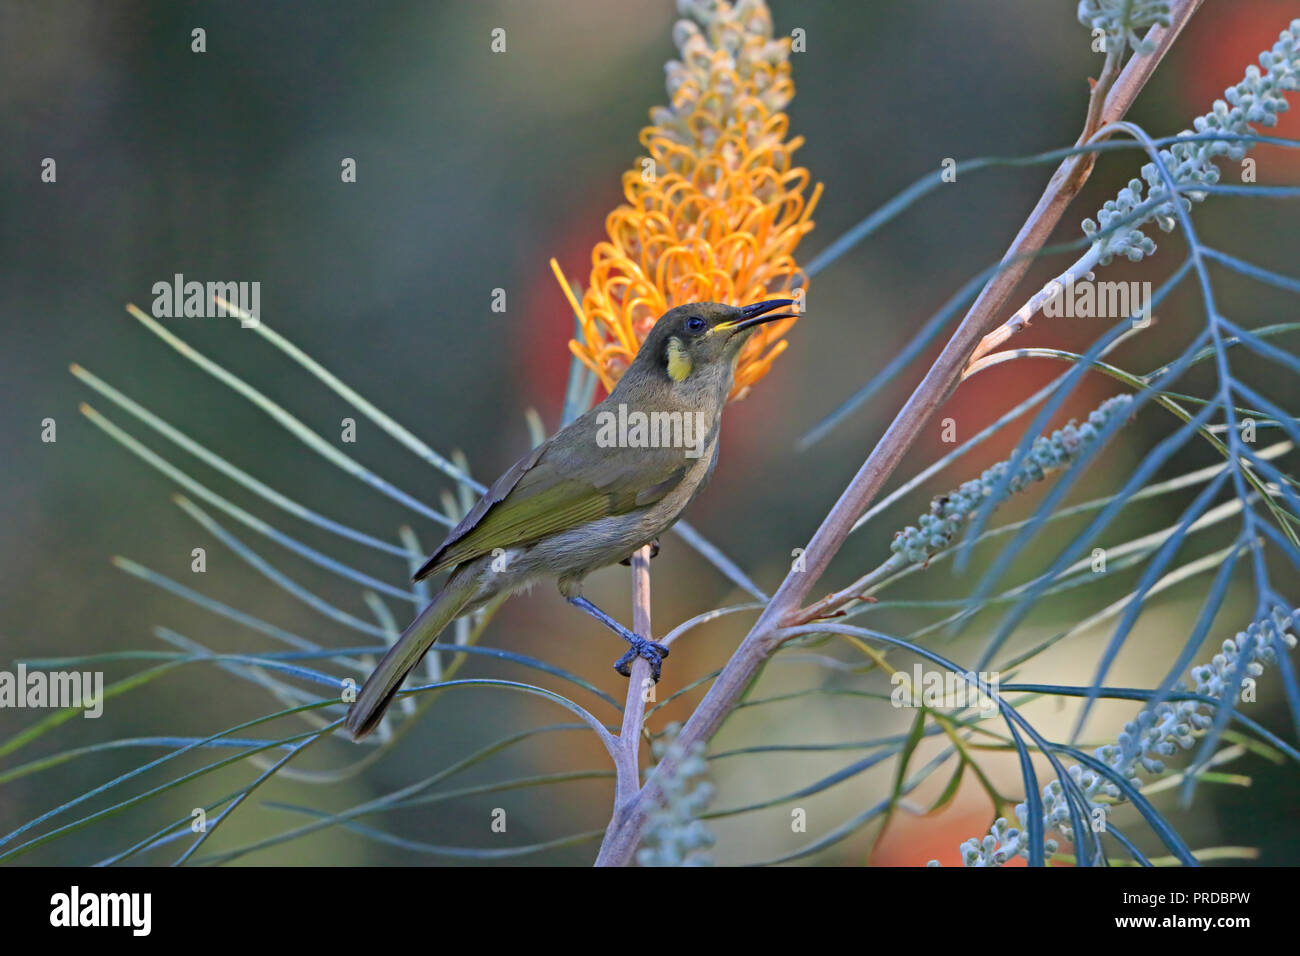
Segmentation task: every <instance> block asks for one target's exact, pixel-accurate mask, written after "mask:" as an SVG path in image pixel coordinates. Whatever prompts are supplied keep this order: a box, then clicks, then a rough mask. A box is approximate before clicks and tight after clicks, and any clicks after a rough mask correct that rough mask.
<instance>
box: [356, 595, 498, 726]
mask: <svg viewBox="0 0 1300 956" xmlns="http://www.w3.org/2000/svg"><path fill="white" fill-rule="evenodd" d="M477 591H478V581H477V579H476V576H475V575H473V574H461V575H457V574H453V575H452V576H451V578H450V579H449V580H448V581H447V584H446V586H445V587H444V588H443V589H442V590H441V591H440V592H439V593H438V596H437V597H436V598H434V599H433V601H432V603H430V604H429V606H428V607H426V608H425V609H424V610H423V611H421V612H420V616H419V617H417V618H416V619H415V620H414V621H412V622H411V623H410V626H408V627H407V628H406V630H405V631H403V632H402V636H401V637H399V638H398V639H397V643H396V644H394V645H393V646H392V647H390V648H389V649H388V653H387V654H385V655H384V659H383V660H381V661H380V662H379V666H377V667H376V668H375V669H374V672H373V673H372V674H371V675H370V676H369V677H368V678H367V679H366V682H365V684H364V685H363V686H362V688H361V693H360V694H358V695H357V699H356V701H354V702H353V704H352V706H351V708H349V710H348V716H347V718H346V719H345V720H344V721H343V726H344V727H345V728H346V729H347V731H348V732H349V733H350V734H352V739H353V740H360V739H361V738H362V737H364V736H366V735H367V734H369V733H370V732H371V731H372V730H374V729H375V727H377V726H378V725H379V721H380V720H381V719H383V716H384V711H386V710H388V705H389V704H391V703H392V701H393V696H394V695H395V694H396V693H397V691H398V689H399V688H400V687H401V686H402V681H404V680H406V675H407V674H409V673H410V672H411V671H412V670H413V669H414V668H415V665H416V664H418V663H420V661H421V660H422V659H423V658H424V655H425V654H427V653H428V651H429V648H430V647H432V646H433V642H434V641H436V640H437V639H438V635H439V634H441V633H442V631H443V629H444V628H445V627H446V626H447V625H448V624H450V623H451V622H452V621H453V620H455V619H456V617H457V615H459V614H460V612H461V611H462V610H463V609H464V607H465V605H467V604H469V603H470V601H471V600H472V599H473V597H474V595H475V594H476V593H477Z"/></svg>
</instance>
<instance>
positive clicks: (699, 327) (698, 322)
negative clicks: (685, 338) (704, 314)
mask: <svg viewBox="0 0 1300 956" xmlns="http://www.w3.org/2000/svg"><path fill="white" fill-rule="evenodd" d="M708 324H709V323H707V322H705V321H704V320H703V319H702V318H700V317H699V316H698V315H693V316H691V317H690V318H689V319H687V320H686V331H687V332H703V331H704V329H705V327H706V326H707V325H708Z"/></svg>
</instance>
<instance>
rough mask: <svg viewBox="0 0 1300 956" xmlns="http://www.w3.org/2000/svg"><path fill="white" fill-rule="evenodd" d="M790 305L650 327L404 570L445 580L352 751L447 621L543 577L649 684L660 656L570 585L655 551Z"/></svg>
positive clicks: (373, 685) (354, 721) (366, 701)
mask: <svg viewBox="0 0 1300 956" xmlns="http://www.w3.org/2000/svg"><path fill="white" fill-rule="evenodd" d="M793 305H795V301H794V300H793V299H767V300H765V301H762V302H757V303H754V304H752V305H746V306H733V305H726V304H723V303H718V302H694V303H687V304H685V305H679V306H676V307H675V308H671V309H669V310H668V311H666V312H665V313H664V314H663V315H662V316H660V317H659V319H658V320H657V321H656V322H655V324H654V326H653V327H652V328H651V330H650V332H649V334H648V335H647V336H646V338H645V341H644V342H642V344H641V347H640V348H639V349H638V350H637V354H636V356H635V358H634V359H633V360H632V362H631V364H629V366H628V367H627V369H626V371H625V372H624V373H623V375H622V377H621V378H620V379H619V381H618V382H617V384H616V385H615V386H614V388H613V389H612V390H611V391H610V393H609V395H607V396H606V397H605V399H604V400H603V401H601V402H600V403H599V404H597V405H595V406H594V407H593V408H592V409H591V410H589V411H588V412H586V413H585V414H583V415H581V416H579V417H578V418H576V419H574V420H573V421H572V422H570V423H569V424H568V425H566V426H565V427H564V428H562V429H561V430H560V431H558V432H556V433H555V434H554V435H553V436H551V437H550V438H549V439H547V440H546V441H544V442H542V443H541V444H540V445H538V446H537V447H535V448H534V449H533V450H532V451H530V452H529V453H528V454H527V455H525V456H524V457H523V458H521V459H519V461H517V462H515V464H514V465H512V466H511V467H510V468H509V469H508V470H507V471H506V472H505V473H504V474H503V475H502V476H501V477H500V478H498V479H497V480H496V481H495V482H493V483H492V485H491V487H489V488H488V489H487V491H486V492H484V494H483V496H482V497H481V498H480V499H479V501H478V502H477V503H476V504H475V505H474V507H473V508H472V509H470V511H469V512H468V513H467V514H466V515H465V518H464V520H462V521H461V522H460V523H459V524H458V525H456V527H455V528H453V529H452V530H451V531H450V532H449V533H448V535H447V537H446V539H445V540H444V541H443V542H442V544H441V545H439V546H438V549H437V550H436V551H434V552H433V554H432V555H430V557H429V558H428V560H427V561H425V563H424V564H423V566H422V567H420V569H419V570H418V571H416V572H415V575H414V578H413V580H415V581H422V580H424V579H425V578H428V577H431V576H433V575H436V574H439V573H440V572H442V571H446V570H449V571H450V572H451V573H450V575H449V576H448V577H447V580H446V582H445V583H444V584H443V587H442V589H441V590H440V591H439V592H438V594H437V596H436V597H434V599H433V600H432V601H431V602H430V603H429V605H428V607H426V608H425V609H424V610H423V611H421V612H420V614H419V615H417V616H416V618H415V620H413V621H412V622H411V624H410V625H409V626H408V627H407V628H406V630H405V631H403V632H402V634H401V636H400V637H399V638H398V639H397V641H396V643H394V644H393V646H392V647H391V648H390V649H389V650H388V652H387V653H386V654H385V655H384V657H383V659H382V660H380V662H379V663H378V664H377V665H376V666H375V669H374V671H373V672H372V673H371V674H370V676H369V677H368V678H367V679H366V681H365V683H364V684H363V685H362V687H361V690H360V691H359V692H358V693H357V694H356V699H355V700H354V701H352V702H351V705H350V707H349V709H348V712H347V716H346V717H345V719H344V725H343V726H344V729H345V730H346V731H347V732H348V733H349V734H351V736H352V739H353V740H357V741H359V740H361V739H363V738H364V737H366V736H367V735H368V734H369V733H371V732H372V731H373V730H374V729H375V727H377V726H378V724H379V722H380V721H381V720H382V718H383V716H384V712H385V711H386V710H387V709H388V706H389V704H391V703H392V700H393V698H394V696H395V695H396V694H397V692H398V690H399V689H400V688H401V686H402V683H403V682H404V681H405V680H406V677H407V675H408V674H410V672H411V671H412V669H414V668H415V666H416V665H417V664H419V662H420V661H421V660H422V659H423V657H424V655H425V654H426V653H427V652H428V650H429V648H430V647H431V646H433V643H434V641H436V640H437V639H438V635H439V634H440V633H442V631H443V629H444V628H446V627H447V625H449V624H450V623H451V622H452V621H453V620H455V619H456V618H457V617H459V616H461V615H463V614H467V613H470V612H471V611H474V610H477V609H478V608H481V607H483V606H484V605H485V604H487V603H488V602H489V601H491V600H493V599H494V598H496V597H498V596H501V595H508V594H513V593H515V592H517V591H520V590H525V589H527V588H530V587H531V586H533V585H534V584H536V583H538V582H539V581H543V580H548V579H555V581H556V584H557V586H558V588H559V591H560V594H561V595H562V596H563V597H564V598H565V599H566V600H567V601H568V602H569V603H570V604H572V605H574V606H575V607H577V608H579V609H580V610H582V611H584V612H586V613H587V614H589V615H591V616H592V617H594V618H595V619H596V620H598V621H600V622H601V623H602V624H604V625H605V626H606V627H607V628H609V629H610V630H612V631H613V632H614V633H615V634H617V635H618V636H619V637H621V638H622V639H623V640H624V641H626V642H627V643H628V645H629V647H628V650H627V653H625V654H624V655H623V656H622V657H620V658H619V659H618V660H617V661H616V662H615V664H614V668H615V670H617V671H618V672H619V673H620V674H622V675H623V676H624V677H628V676H630V675H631V664H632V662H633V661H635V660H636V659H637V658H638V657H640V658H644V659H645V660H646V661H648V662H649V664H650V670H651V676H652V677H653V678H654V680H655V681H656V682H657V681H658V680H659V679H660V675H661V667H662V661H663V659H664V658H665V657H667V656H668V648H667V647H665V646H664V645H662V644H658V643H655V642H654V641H652V640H649V639H648V638H644V637H641V636H639V635H637V634H635V633H634V632H632V631H631V630H629V629H628V628H626V627H624V626H623V625H622V624H620V623H619V622H618V621H617V620H615V619H614V618H613V617H611V616H610V615H609V614H606V613H605V612H604V611H602V610H601V609H600V608H599V607H597V606H596V605H595V604H593V603H592V602H591V601H590V600H588V599H587V598H585V597H583V596H582V590H581V589H582V581H583V579H584V578H585V577H586V576H587V575H588V574H589V573H590V572H592V571H594V570H596V569H598V568H602V567H606V566H608V565H612V564H616V563H618V562H620V561H624V562H626V561H627V560H628V559H630V557H631V556H632V555H633V554H634V553H635V552H636V551H638V550H639V549H640V548H642V547H643V546H645V545H647V544H651V543H652V542H656V541H657V540H658V538H659V535H660V534H662V533H663V532H664V531H666V530H667V529H668V528H670V527H671V526H672V525H673V523H674V522H676V521H677V519H678V517H679V516H680V515H681V513H682V511H683V510H685V508H686V506H687V505H689V504H690V502H691V501H692V499H694V497H695V496H696V495H697V494H698V493H699V491H700V489H701V488H703V487H704V485H705V484H706V483H707V482H708V480H709V478H710V476H711V475H712V474H713V470H714V468H715V467H716V465H717V462H718V434H719V427H720V424H721V416H722V409H723V406H725V405H726V403H727V397H728V395H729V394H730V392H731V389H732V386H733V382H734V376H735V368H736V360H737V358H738V357H739V355H740V350H741V348H742V347H743V346H744V344H745V342H746V341H747V340H748V339H749V337H750V335H751V334H752V333H753V331H754V329H756V328H757V327H758V326H759V325H761V324H763V323H766V322H772V321H775V320H777V319H785V318H792V317H793V316H795V315H796V314H797V311H796V312H778V311H777V310H778V309H784V308H787V307H790V306H793Z"/></svg>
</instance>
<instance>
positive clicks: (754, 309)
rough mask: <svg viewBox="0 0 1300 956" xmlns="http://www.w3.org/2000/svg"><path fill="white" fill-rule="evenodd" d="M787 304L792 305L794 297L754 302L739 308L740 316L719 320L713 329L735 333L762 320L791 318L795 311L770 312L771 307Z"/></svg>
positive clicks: (778, 307)
mask: <svg viewBox="0 0 1300 956" xmlns="http://www.w3.org/2000/svg"><path fill="white" fill-rule="evenodd" d="M787 305H794V299H768V300H767V301H766V302H755V303H754V304H753V305H747V306H745V307H744V308H742V309H741V310H740V318H738V319H733V320H731V321H730V322H719V323H718V324H717V325H715V326H714V327H713V331H715V332H730V333H731V334H732V335H735V334H736V333H737V332H743V331H745V329H752V328H753V327H754V326H756V325H762V324H763V323H764V322H775V321H776V320H777V319H793V318H794V317H795V316H796V315H797V313H795V312H779V313H776V314H775V315H774V314H772V310H773V309H780V308H784V307H785V306H787Z"/></svg>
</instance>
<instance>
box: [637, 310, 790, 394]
mask: <svg viewBox="0 0 1300 956" xmlns="http://www.w3.org/2000/svg"><path fill="white" fill-rule="evenodd" d="M791 305H794V300H793V299H768V300H767V301H765V302H755V303H754V304H753V305H742V306H736V305H723V304H722V303H720V302H691V303H688V304H686V305H679V306H677V307H676V308H673V309H669V310H668V311H667V312H665V313H664V314H663V315H662V316H661V317H660V318H659V321H658V322H656V323H655V326H654V328H653V329H651V330H650V334H649V335H648V336H646V339H645V341H644V342H643V343H642V344H641V350H640V352H639V353H638V354H637V360H638V362H637V364H644V365H649V366H652V367H654V368H656V369H658V370H660V371H662V372H663V374H665V375H666V376H667V377H668V378H669V379H670V380H672V381H674V382H685V381H687V380H688V379H690V378H692V376H695V375H698V374H699V373H700V372H702V371H704V370H707V369H713V370H717V369H718V368H720V367H730V366H731V364H732V363H733V362H734V361H735V360H736V356H737V355H739V354H740V348H741V346H742V345H744V344H745V342H746V341H747V340H748V339H749V336H750V334H751V333H752V332H753V331H754V329H755V328H757V327H758V326H760V325H762V324H763V323H764V322H773V321H775V320H777V319H788V318H791V317H793V316H794V315H795V313H794V312H778V311H776V310H778V309H783V308H785V307H787V306H791Z"/></svg>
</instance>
